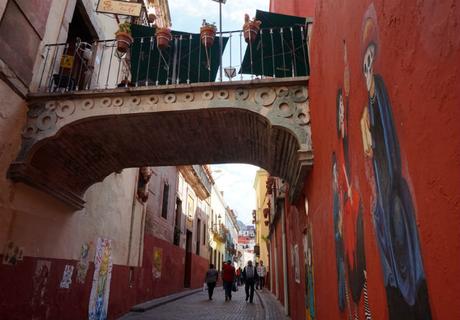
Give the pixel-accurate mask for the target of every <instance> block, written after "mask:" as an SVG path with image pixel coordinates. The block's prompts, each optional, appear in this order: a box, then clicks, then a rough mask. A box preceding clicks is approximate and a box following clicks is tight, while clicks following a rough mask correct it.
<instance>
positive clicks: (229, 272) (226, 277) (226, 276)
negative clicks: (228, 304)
mask: <svg viewBox="0 0 460 320" xmlns="http://www.w3.org/2000/svg"><path fill="white" fill-rule="evenodd" d="M222 280H223V282H224V290H225V301H230V300H232V288H233V282H234V281H235V267H233V266H232V262H231V261H230V260H228V261H227V263H226V264H224V266H223V270H222Z"/></svg>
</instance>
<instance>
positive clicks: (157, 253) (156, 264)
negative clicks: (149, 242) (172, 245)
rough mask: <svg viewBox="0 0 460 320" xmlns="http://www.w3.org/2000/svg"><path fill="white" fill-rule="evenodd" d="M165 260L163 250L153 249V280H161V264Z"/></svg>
mask: <svg viewBox="0 0 460 320" xmlns="http://www.w3.org/2000/svg"><path fill="white" fill-rule="evenodd" d="M162 260H163V249H162V248H157V247H154V248H153V255H152V274H153V279H160V278H161V264H162V262H163V261H162Z"/></svg>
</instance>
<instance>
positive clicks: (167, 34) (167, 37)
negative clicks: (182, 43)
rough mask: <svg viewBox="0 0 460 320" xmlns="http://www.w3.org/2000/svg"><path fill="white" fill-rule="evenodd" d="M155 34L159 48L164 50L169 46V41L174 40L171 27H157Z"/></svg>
mask: <svg viewBox="0 0 460 320" xmlns="http://www.w3.org/2000/svg"><path fill="white" fill-rule="evenodd" d="M155 36H156V38H157V47H158V49H161V50H163V49H166V48H168V47H169V43H170V42H171V40H172V34H171V30H170V29H169V28H157V31H156V32H155Z"/></svg>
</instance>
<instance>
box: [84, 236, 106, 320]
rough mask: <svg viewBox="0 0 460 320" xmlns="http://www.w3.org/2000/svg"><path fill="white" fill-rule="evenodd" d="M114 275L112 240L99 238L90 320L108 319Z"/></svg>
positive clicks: (89, 313)
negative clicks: (111, 282) (111, 281)
mask: <svg viewBox="0 0 460 320" xmlns="http://www.w3.org/2000/svg"><path fill="white" fill-rule="evenodd" d="M111 277H112V241H111V240H109V239H103V238H98V239H97V246H96V255H95V257H94V276H93V286H92V288H91V295H90V297H89V310H88V319H89V320H106V319H107V309H108V305H109V294H110V279H111Z"/></svg>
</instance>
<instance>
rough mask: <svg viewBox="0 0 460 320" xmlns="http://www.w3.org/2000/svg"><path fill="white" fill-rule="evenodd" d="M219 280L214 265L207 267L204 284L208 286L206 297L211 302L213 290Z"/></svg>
mask: <svg viewBox="0 0 460 320" xmlns="http://www.w3.org/2000/svg"><path fill="white" fill-rule="evenodd" d="M218 278H219V273H218V272H217V270H216V268H214V265H213V264H212V263H211V264H210V265H209V270H208V271H207V272H206V277H205V279H204V282H205V283H206V284H207V285H208V296H209V300H212V294H213V293H214V288H215V287H216V283H217V279H218Z"/></svg>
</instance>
